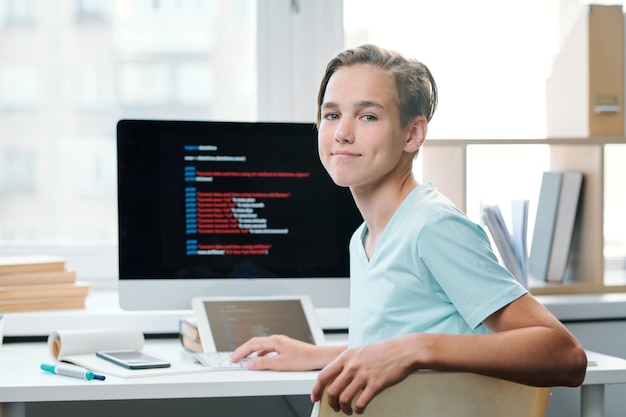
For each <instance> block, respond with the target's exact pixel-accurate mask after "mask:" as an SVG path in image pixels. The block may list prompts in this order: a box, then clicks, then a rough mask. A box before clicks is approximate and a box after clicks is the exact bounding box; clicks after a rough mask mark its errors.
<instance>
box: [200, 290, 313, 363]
mask: <svg viewBox="0 0 626 417" xmlns="http://www.w3.org/2000/svg"><path fill="white" fill-rule="evenodd" d="M191 305H192V308H193V311H194V313H195V316H196V321H197V322H198V333H199V334H200V340H201V342H202V348H203V350H204V351H205V352H232V351H233V350H235V349H236V348H237V347H238V346H239V345H241V344H242V343H244V342H246V341H247V340H248V339H250V338H251V337H253V336H270V335H273V334H284V335H286V336H289V337H292V338H294V339H297V340H301V341H303V342H307V343H312V344H315V345H323V344H324V343H325V342H324V331H323V330H322V326H321V325H320V324H319V322H318V320H317V316H316V314H315V310H314V309H313V303H312V302H311V299H310V298H309V297H308V296H304V295H302V296H282V297H196V298H194V299H192V301H191Z"/></svg>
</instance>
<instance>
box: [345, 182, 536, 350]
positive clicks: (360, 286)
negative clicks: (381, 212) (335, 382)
mask: <svg viewBox="0 0 626 417" xmlns="http://www.w3.org/2000/svg"><path fill="white" fill-rule="evenodd" d="M366 233H367V228H366V225H365V224H362V225H361V226H360V227H359V228H358V229H357V230H356V231H355V233H354V234H353V236H352V239H351V241H350V329H349V342H348V344H349V346H350V347H356V346H362V345H365V344H368V343H373V342H377V341H381V340H385V339H390V338H393V337H398V336H401V335H405V334H409V333H415V332H420V333H448V334H470V333H487V332H488V329H487V328H486V327H485V326H484V325H483V324H482V321H483V320H484V319H486V318H487V317H489V316H490V315H491V314H493V313H494V312H496V311H498V310H499V309H500V308H502V307H504V306H506V305H507V304H509V303H510V302H512V301H514V300H516V299H517V298H519V297H521V296H522V295H524V294H525V293H526V292H527V291H526V289H525V288H524V287H523V286H522V285H520V284H519V283H518V282H517V281H516V280H515V278H514V277H513V276H512V275H511V273H510V272H509V271H507V270H506V269H505V268H504V267H502V266H501V265H500V264H499V262H498V259H497V257H496V255H495V254H494V253H493V251H492V249H491V244H490V242H489V238H488V237H487V235H486V233H485V231H484V230H483V228H482V227H481V226H480V225H478V224H476V223H474V222H472V221H471V220H469V219H468V218H467V216H465V214H464V213H463V212H461V211H460V210H458V209H457V208H456V207H455V206H454V205H453V204H452V202H451V201H450V200H448V199H447V198H446V197H445V196H444V195H443V194H441V193H439V192H438V191H437V190H436V189H435V187H434V186H433V185H432V184H430V183H426V184H422V185H420V186H418V187H417V188H415V189H414V190H413V191H412V192H411V193H410V194H409V195H408V196H407V197H406V199H405V200H404V201H403V202H402V204H401V205H400V207H399V208H398V210H397V211H396V212H395V213H394V215H393V216H392V218H391V219H390V221H389V223H388V224H387V226H386V227H385V230H384V231H383V233H382V234H381V235H380V236H379V239H378V241H377V242H376V247H375V249H374V253H373V256H372V258H371V259H369V260H368V258H367V256H366V254H365V249H364V241H365V236H366Z"/></svg>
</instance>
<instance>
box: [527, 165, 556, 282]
mask: <svg viewBox="0 0 626 417" xmlns="http://www.w3.org/2000/svg"><path fill="white" fill-rule="evenodd" d="M561 179H562V175H561V172H557V171H546V172H544V173H543V177H542V180H541V189H540V191H539V199H538V201H537V213H536V216H535V227H534V229H533V238H532V243H531V245H530V255H529V257H528V273H529V275H530V276H532V277H533V278H535V279H537V280H540V281H545V280H546V279H547V276H548V265H549V262H550V252H551V251H552V239H553V237H554V226H555V224H556V216H557V211H558V207H559V199H560V194H561Z"/></svg>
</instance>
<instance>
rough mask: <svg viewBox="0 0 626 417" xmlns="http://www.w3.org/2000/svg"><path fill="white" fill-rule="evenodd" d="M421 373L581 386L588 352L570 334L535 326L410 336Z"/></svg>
mask: <svg viewBox="0 0 626 417" xmlns="http://www.w3.org/2000/svg"><path fill="white" fill-rule="evenodd" d="M410 337H411V338H412V339H413V340H412V342H411V343H409V345H410V346H412V349H415V350H414V352H418V353H417V354H416V355H414V356H415V359H416V361H415V363H414V364H413V367H414V368H415V369H424V368H431V369H436V370H448V371H466V372H473V373H478V374H483V375H488V376H492V377H497V378H503V379H507V380H512V381H515V382H519V383H523V384H527V385H536V386H578V385H580V384H581V383H582V381H583V379H584V376H585V370H586V366H587V359H586V355H585V353H584V350H583V349H582V348H581V347H580V345H579V344H578V343H577V342H576V341H575V339H573V338H570V337H569V335H568V334H567V333H565V334H561V332H559V331H558V330H555V329H551V328H545V327H529V328H524V329H516V330H511V331H505V332H499V333H494V334H488V335H430V334H428V335H425V334H416V335H411V336H410Z"/></svg>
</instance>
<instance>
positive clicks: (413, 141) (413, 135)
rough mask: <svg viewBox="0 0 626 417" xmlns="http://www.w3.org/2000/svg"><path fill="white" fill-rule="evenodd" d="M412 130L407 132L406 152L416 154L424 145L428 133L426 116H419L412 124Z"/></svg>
mask: <svg viewBox="0 0 626 417" xmlns="http://www.w3.org/2000/svg"><path fill="white" fill-rule="evenodd" d="M410 126H411V127H410V130H409V131H408V132H407V138H406V143H405V144H404V151H405V152H408V153H415V152H417V151H418V149H419V148H420V147H421V146H422V145H423V144H424V140H425V139H426V133H427V132H428V121H427V120H426V118H425V117H424V116H417V117H416V118H415V119H413V121H412V122H411V123H410Z"/></svg>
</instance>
